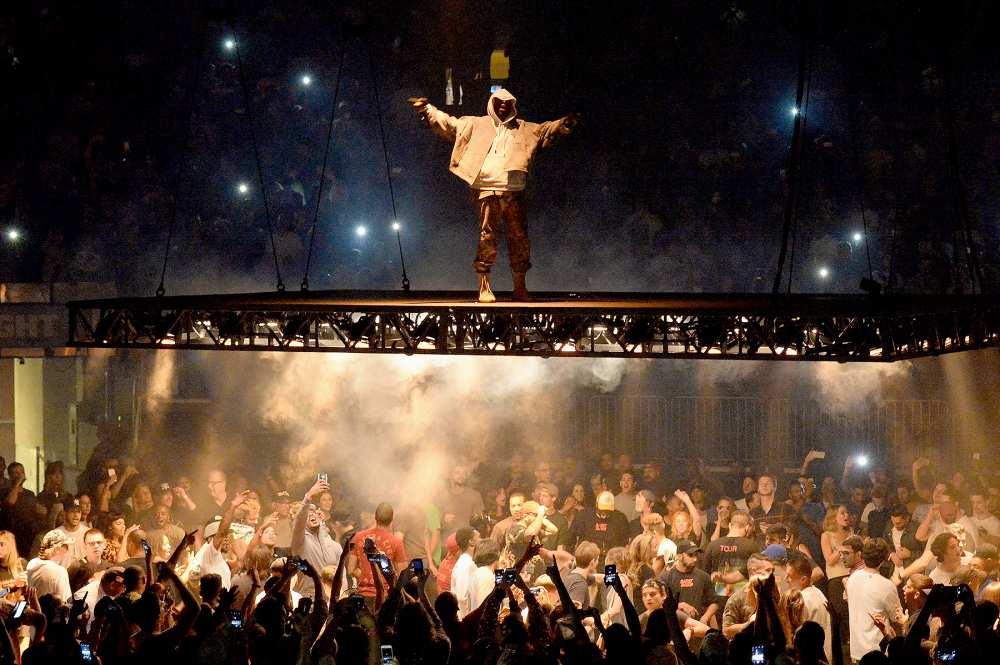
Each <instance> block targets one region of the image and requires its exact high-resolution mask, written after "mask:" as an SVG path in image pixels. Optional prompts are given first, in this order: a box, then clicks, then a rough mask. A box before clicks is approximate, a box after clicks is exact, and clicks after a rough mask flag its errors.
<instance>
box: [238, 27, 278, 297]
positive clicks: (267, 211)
mask: <svg viewBox="0 0 1000 665" xmlns="http://www.w3.org/2000/svg"><path fill="white" fill-rule="evenodd" d="M230 29H231V30H232V32H233V43H234V49H235V51H236V69H237V71H238V72H239V76H240V87H241V88H242V89H243V100H244V101H245V102H246V107H247V122H249V123H250V142H251V143H252V144H253V156H254V160H255V162H256V164H257V180H258V182H259V183H260V194H261V196H262V197H263V199H264V219H265V220H266V221H267V234H268V236H269V237H270V238H271V255H272V256H273V257H274V274H275V277H276V279H277V284H275V287H276V288H277V290H278V291H284V290H285V283H284V281H282V279H281V266H280V265H279V263H278V247H277V245H275V243H274V226H273V225H272V224H271V206H270V205H269V204H268V202H267V185H266V184H265V183H264V170H263V168H262V167H261V164H260V149H259V148H258V147H257V131H256V130H255V129H254V120H253V98H252V97H251V96H250V90H249V88H248V86H247V78H246V73H245V72H244V71H243V58H242V57H241V56H240V39H239V36H238V34H237V31H236V25H235V24H233V23H231V24H230Z"/></svg>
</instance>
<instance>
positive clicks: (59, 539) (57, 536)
mask: <svg viewBox="0 0 1000 665" xmlns="http://www.w3.org/2000/svg"><path fill="white" fill-rule="evenodd" d="M72 544H73V537H72V536H67V535H66V534H65V533H63V532H62V531H60V530H59V529H52V530H51V531H49V532H48V533H46V534H45V535H44V536H42V544H41V545H40V546H39V548H38V549H39V551H42V552H44V551H45V550H51V549H55V548H56V547H59V546H60V545H72Z"/></svg>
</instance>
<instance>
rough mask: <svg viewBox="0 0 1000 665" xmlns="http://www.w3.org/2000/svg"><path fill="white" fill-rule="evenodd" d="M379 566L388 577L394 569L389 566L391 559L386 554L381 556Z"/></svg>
mask: <svg viewBox="0 0 1000 665" xmlns="http://www.w3.org/2000/svg"><path fill="white" fill-rule="evenodd" d="M378 565H379V567H380V568H381V569H382V572H383V573H385V574H386V575H388V574H390V573H391V572H392V567H391V566H390V565H389V558H388V557H387V556H385V555H384V554H382V555H380V556H379V558H378Z"/></svg>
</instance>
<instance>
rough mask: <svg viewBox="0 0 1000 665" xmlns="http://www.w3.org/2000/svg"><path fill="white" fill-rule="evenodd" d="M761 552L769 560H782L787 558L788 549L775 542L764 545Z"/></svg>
mask: <svg viewBox="0 0 1000 665" xmlns="http://www.w3.org/2000/svg"><path fill="white" fill-rule="evenodd" d="M761 554H763V555H764V556H766V557H767V558H768V559H770V560H771V561H784V560H786V559H788V550H786V549H785V546H784V545H778V544H777V543H775V544H772V545H768V546H767V547H765V548H764V551H763V552H761Z"/></svg>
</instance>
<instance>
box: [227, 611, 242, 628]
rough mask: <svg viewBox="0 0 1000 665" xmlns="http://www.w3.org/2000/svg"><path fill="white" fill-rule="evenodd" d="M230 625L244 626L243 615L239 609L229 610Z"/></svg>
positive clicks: (233, 626) (235, 626)
mask: <svg viewBox="0 0 1000 665" xmlns="http://www.w3.org/2000/svg"><path fill="white" fill-rule="evenodd" d="M228 615H229V626H230V627H232V628H237V629H239V628H242V627H243V615H242V614H241V613H240V612H239V610H229V612H228Z"/></svg>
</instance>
